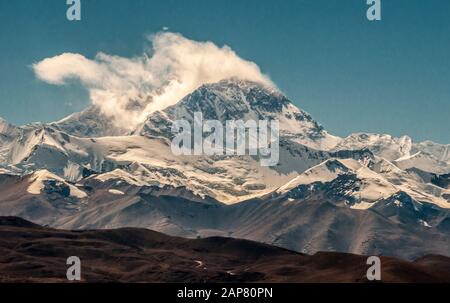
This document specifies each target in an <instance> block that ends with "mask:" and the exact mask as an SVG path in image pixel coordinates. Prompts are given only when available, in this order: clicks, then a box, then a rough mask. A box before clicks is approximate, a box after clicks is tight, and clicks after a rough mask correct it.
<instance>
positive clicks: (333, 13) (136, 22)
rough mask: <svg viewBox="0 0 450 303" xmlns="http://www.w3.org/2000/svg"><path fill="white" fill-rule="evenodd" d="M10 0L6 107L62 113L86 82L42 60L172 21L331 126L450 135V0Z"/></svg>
mask: <svg viewBox="0 0 450 303" xmlns="http://www.w3.org/2000/svg"><path fill="white" fill-rule="evenodd" d="M65 2H66V1H65V0H15V1H8V0H0V25H1V26H0V116H1V117H3V118H5V119H7V120H9V121H11V122H13V123H16V124H22V123H28V122H32V121H52V120H57V119H60V118H62V117H64V116H65V115H67V114H70V113H72V112H74V111H79V110H81V109H83V108H84V107H85V106H87V105H88V104H89V98H88V94H87V92H86V91H85V90H84V89H83V88H82V87H81V85H79V84H77V83H76V82H71V84H68V85H65V86H53V85H49V84H46V83H44V82H42V81H39V80H38V79H36V77H35V75H34V73H33V71H32V69H31V68H30V66H31V64H33V63H35V62H38V61H40V60H42V59H44V58H47V57H53V56H55V55H59V54H61V53H64V52H73V53H80V54H82V55H84V56H86V57H87V58H93V57H94V56H95V54H96V53H97V52H99V51H102V52H105V53H108V54H115V55H120V56H123V57H132V56H137V55H140V54H142V52H143V50H144V48H145V47H146V43H145V39H144V38H145V36H146V35H148V34H151V33H156V32H158V31H160V30H161V29H162V28H163V27H168V28H169V29H170V31H173V32H179V33H181V34H183V35H184V36H186V37H187V38H189V39H193V40H199V41H206V40H209V41H213V42H214V43H216V44H217V45H219V46H222V45H224V44H226V45H229V46H230V47H231V48H232V49H233V50H235V51H236V52H237V53H238V54H239V56H241V57H242V58H245V59H247V60H251V61H254V62H256V63H257V64H258V65H259V66H260V68H261V69H262V71H263V72H264V73H266V74H268V75H270V77H271V79H272V80H273V81H274V82H275V83H276V84H277V85H278V86H279V87H280V88H281V89H282V91H283V92H284V93H286V94H287V96H288V97H289V98H290V99H291V100H293V101H294V102H295V103H296V104H297V105H298V106H299V107H301V108H302V109H304V110H306V111H308V112H310V113H311V114H312V116H313V117H314V118H315V119H316V120H318V121H319V122H320V123H322V124H323V125H324V126H325V127H326V129H328V130H329V131H330V132H331V133H334V134H337V135H340V136H345V135H347V134H349V133H352V132H358V131H367V132H375V133H389V134H393V135H396V136H399V135H404V134H408V135H410V136H412V137H413V138H414V139H415V140H417V141H420V140H425V139H431V140H433V141H436V142H440V143H450V123H449V117H450V56H449V54H450V18H449V12H450V1H448V0H428V1H423V0H382V6H383V7H382V17H383V20H382V21H381V22H369V21H367V19H366V10H367V5H366V3H365V2H366V1H365V0H345V1H343V0H303V1H302V0H292V1H291V0H283V1H275V0H271V1H269V0H267V1H265V0H239V1H238V0H227V1H216V0H209V1H206V0H191V1H181V0H180V1H174V0H164V1H158V0H147V1H144V0H126V1H125V0H109V1H108V0H82V21H81V22H69V21H67V19H66V9H67V6H66V4H65Z"/></svg>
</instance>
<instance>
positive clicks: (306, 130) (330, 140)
mask: <svg viewBox="0 0 450 303" xmlns="http://www.w3.org/2000/svg"><path fill="white" fill-rule="evenodd" d="M196 112H201V113H202V114H203V117H204V119H205V120H219V121H221V122H222V123H224V122H225V121H227V120H243V121H244V122H246V121H248V120H253V121H258V120H278V121H279V123H280V132H281V134H280V135H281V136H283V137H284V138H286V139H290V140H291V141H293V142H296V143H299V144H302V145H304V146H307V147H310V148H312V149H316V150H329V149H331V148H332V147H334V146H335V145H336V144H337V143H338V142H339V141H340V139H339V138H338V137H335V136H332V135H330V134H328V133H327V132H326V131H325V130H324V128H323V127H322V126H321V125H320V124H319V123H317V122H316V121H315V120H313V119H312V117H311V116H310V115H309V114H308V113H306V112H304V111H302V110H300V109H298V108H297V107H296V106H295V105H294V104H293V103H292V102H291V101H289V100H288V99H287V98H286V97H285V96H284V95H283V94H282V93H280V92H279V91H278V90H277V89H276V88H273V87H267V86H264V85H261V84H259V83H255V82H250V81H242V80H238V79H230V80H223V81H221V82H219V83H213V84H207V85H203V86H201V87H200V88H199V89H197V90H196V91H195V92H193V93H192V94H190V95H188V96H186V97H185V98H184V99H182V100H181V101H180V102H179V103H177V104H176V105H174V106H171V107H169V108H167V109H165V110H164V111H159V112H156V113H154V114H152V115H150V116H149V118H148V119H147V121H146V122H145V123H144V124H143V125H142V126H140V127H139V128H138V129H137V131H136V133H138V134H140V135H144V136H164V137H171V136H172V135H171V125H172V123H173V121H175V120H187V121H189V122H191V123H192V121H193V116H194V113H196Z"/></svg>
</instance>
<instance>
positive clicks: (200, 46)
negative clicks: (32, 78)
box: [33, 32, 273, 129]
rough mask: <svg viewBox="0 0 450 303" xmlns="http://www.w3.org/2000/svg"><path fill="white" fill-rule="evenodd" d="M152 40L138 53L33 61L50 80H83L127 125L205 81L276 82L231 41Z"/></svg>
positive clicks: (95, 99)
mask: <svg viewBox="0 0 450 303" xmlns="http://www.w3.org/2000/svg"><path fill="white" fill-rule="evenodd" d="M148 39H149V40H150V42H151V43H152V48H151V50H149V51H148V52H146V53H144V54H143V55H142V56H139V57H135V58H124V57H119V56H112V55H107V54H104V53H99V54H97V56H96V57H95V59H93V60H90V59H87V58H85V57H84V56H82V55H80V54H73V53H64V54H62V55H59V56H55V57H52V58H47V59H44V60H42V61H40V62H38V63H36V64H34V65H33V69H34V72H35V73H36V75H37V77H38V78H39V79H41V80H43V81H45V82H47V83H50V84H55V85H63V84H64V83H66V81H67V80H69V79H79V80H80V82H81V83H82V85H83V86H84V87H86V89H87V90H88V91H89V94H90V98H91V102H92V103H93V104H94V105H96V106H98V107H99V108H100V109H101V110H102V111H103V113H105V114H106V115H108V116H110V117H111V118H112V119H113V120H114V121H115V122H116V124H117V125H118V126H120V127H123V128H127V129H129V128H134V127H135V126H136V125H137V124H139V123H141V122H143V121H144V120H145V119H146V117H147V116H148V115H149V114H150V113H151V112H154V111H156V110H161V109H164V108H166V107H167V106H170V105H173V104H175V103H176V102H178V101H179V100H180V99H182V98H183V97H184V96H186V95H187V94H189V93H191V92H192V91H194V90H195V89H196V88H198V87H199V86H201V85H202V84H205V83H214V82H218V81H220V80H223V79H227V78H231V77H236V78H240V79H244V80H252V81H256V82H262V83H264V84H267V85H273V84H272V82H271V81H270V79H269V78H268V77H267V76H265V75H264V74H262V73H261V71H260V69H259V67H258V66H257V65H256V64H255V63H253V62H250V61H246V60H244V59H242V58H240V57H239V56H238V55H237V54H236V53H235V52H234V51H233V50H232V49H231V48H229V47H228V46H224V47H218V46H217V45H215V44H214V43H212V42H197V41H193V40H189V39H187V38H185V37H183V36H182V35H180V34H176V33H171V32H161V33H158V34H156V35H153V36H150V37H149V38H148Z"/></svg>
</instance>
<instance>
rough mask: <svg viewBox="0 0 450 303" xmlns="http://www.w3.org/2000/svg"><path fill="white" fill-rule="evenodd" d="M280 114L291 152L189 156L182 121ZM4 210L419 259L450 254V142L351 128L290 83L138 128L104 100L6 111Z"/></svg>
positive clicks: (231, 84)
mask: <svg viewBox="0 0 450 303" xmlns="http://www.w3.org/2000/svg"><path fill="white" fill-rule="evenodd" d="M195 112H202V113H203V116H204V117H205V119H216V120H219V121H221V122H223V123H224V122H225V121H226V120H244V121H246V120H262V119H267V120H274V119H276V120H278V121H279V122H280V162H279V164H278V165H277V166H274V167H262V166H261V165H260V163H259V161H258V159H257V157H255V156H175V155H173V153H172V152H171V148H170V142H171V139H172V137H173V134H172V132H171V126H172V123H173V122H174V121H175V120H179V119H184V120H187V121H192V120H193V115H194V113H195ZM0 190H1V193H2V194H1V195H0V215H1V216H18V217H22V218H24V219H27V220H31V221H33V222H35V223H38V224H41V225H46V226H50V227H53V228H63V229H111V228H121V227H140V228H147V229H152V230H156V231H159V232H164V233H167V234H169V235H172V236H183V237H189V238H197V237H200V238H202V237H210V236H223V237H233V238H243V239H248V240H254V241H259V242H264V243H268V244H272V245H277V246H280V247H284V248H288V249H291V250H295V251H298V252H302V253H308V254H314V253H315V252H318V251H337V252H346V253H354V254H363V255H374V254H377V255H379V254H382V255H387V256H394V257H400V258H404V259H410V260H414V259H417V258H419V257H422V256H424V255H429V254H441V255H449V252H450V237H449V232H450V210H449V209H450V145H441V144H437V143H433V142H429V141H427V142H421V143H416V142H413V141H412V139H411V138H409V137H407V136H404V137H401V138H395V137H393V136H390V135H380V134H367V133H358V134H351V135H349V136H348V137H346V138H340V137H338V136H334V135H332V134H330V133H329V132H327V131H326V130H325V129H324V127H323V126H321V125H320V124H319V123H318V122H317V121H315V120H314V119H313V118H312V117H311V115H310V114H308V113H306V112H305V111H303V110H301V109H299V108H297V107H296V106H295V105H294V103H293V102H291V101H290V100H289V99H288V98H287V97H286V96H284V95H283V94H282V93H281V92H280V91H279V90H278V89H276V88H274V87H269V86H266V85H263V84H260V83H256V82H251V81H244V80H239V79H235V78H233V79H227V80H223V81H220V82H218V83H212V84H205V85H203V86H201V87H199V88H198V89H196V90H195V91H193V92H192V93H190V94H189V95H188V96H186V97H184V98H183V99H182V100H180V101H179V102H178V103H176V104H175V105H173V106H170V107H168V108H166V109H164V110H161V111H156V112H153V113H151V114H149V116H148V118H147V119H146V120H145V121H144V122H143V123H141V124H140V125H138V126H137V127H136V128H135V129H134V130H133V131H131V132H130V131H129V130H122V129H120V128H118V127H116V126H114V125H113V124H112V122H111V119H109V118H108V117H107V116H106V115H104V114H103V113H102V112H101V111H100V110H99V109H98V108H96V107H94V106H92V107H89V108H87V109H86V110H84V111H83V112H80V113H76V114H73V115H71V116H69V117H67V118H65V119H63V120H61V121H57V122H53V123H34V124H30V125H25V126H13V125H11V124H9V123H8V122H7V121H5V120H0Z"/></svg>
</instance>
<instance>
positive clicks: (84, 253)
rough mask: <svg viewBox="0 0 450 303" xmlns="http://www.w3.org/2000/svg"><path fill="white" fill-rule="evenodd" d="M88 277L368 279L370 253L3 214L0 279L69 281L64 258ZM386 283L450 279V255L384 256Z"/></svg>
mask: <svg viewBox="0 0 450 303" xmlns="http://www.w3.org/2000/svg"><path fill="white" fill-rule="evenodd" d="M69 256H78V257H80V259H81V260H82V278H83V281H84V282H192V283H193V282H367V280H366V278H365V274H366V271H367V267H368V266H367V265H366V260H367V257H364V256H358V255H351V254H342V253H317V254H315V255H313V256H310V255H304V254H299V253H296V252H292V251H289V250H285V249H281V248H277V247H274V246H270V245H265V244H260V243H257V242H251V241H246V240H238V239H229V238H220V237H213V238H206V239H196V240H192V239H183V238H177V237H169V236H166V235H164V234H160V233H157V232H153V231H149V230H145V229H117V230H102V231H100V230H90V231H78V232H75V231H62V230H55V229H49V228H44V227H41V226H39V225H35V224H33V223H30V222H28V221H25V220H23V219H20V218H16V217H0V281H2V282H66V279H65V275H66V270H67V265H66V259H67V258H68V257H69ZM382 280H383V282H450V258H447V257H441V256H427V257H424V258H421V259H419V260H416V261H414V262H406V261H401V260H399V259H394V258H382Z"/></svg>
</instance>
